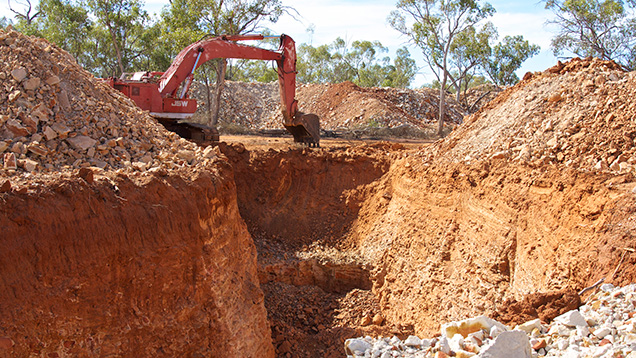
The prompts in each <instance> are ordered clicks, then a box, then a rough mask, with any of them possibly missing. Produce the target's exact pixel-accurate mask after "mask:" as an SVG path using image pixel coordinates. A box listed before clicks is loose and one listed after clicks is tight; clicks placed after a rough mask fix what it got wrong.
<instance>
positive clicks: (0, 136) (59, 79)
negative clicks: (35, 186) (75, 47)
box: [0, 30, 206, 176]
mask: <svg viewBox="0 0 636 358" xmlns="http://www.w3.org/2000/svg"><path fill="white" fill-rule="evenodd" d="M7 40H9V41H7ZM9 44H10V45H9ZM0 59H1V60H2V62H3V63H4V64H5V66H4V67H3V69H0V77H2V78H4V79H5V80H4V81H3V84H2V86H0V102H1V103H3V105H0V153H2V152H4V153H5V154H4V161H3V166H2V167H3V168H4V170H0V176H7V175H8V176H12V175H16V174H20V173H24V172H32V173H50V172H57V171H60V170H72V169H78V168H87V167H99V168H106V169H120V168H128V169H130V170H141V171H143V170H148V169H151V168H154V167H165V168H168V169H169V168H173V167H176V166H182V165H196V164H197V160H195V157H196V156H197V155H199V154H201V152H202V149H200V148H197V147H196V146H195V145H194V144H192V143H189V142H187V141H185V140H183V139H181V138H179V137H178V136H177V135H176V134H174V133H171V132H168V131H167V130H165V129H164V128H163V127H162V126H161V125H160V124H158V123H157V122H156V121H155V120H154V119H153V118H151V117H150V116H149V115H148V113H145V112H143V111H141V110H139V109H138V108H137V107H136V106H135V105H134V104H133V103H132V101H130V100H129V99H128V98H126V97H125V96H124V95H123V94H121V93H119V92H118V91H116V90H114V89H112V88H109V87H108V86H107V85H106V84H104V83H102V82H101V81H100V80H99V79H96V78H94V77H93V76H92V75H90V74H89V73H88V72H86V71H85V70H84V69H83V68H81V67H80V66H79V65H78V64H77V63H76V62H75V61H74V60H73V59H72V57H71V56H70V55H69V54H68V53H66V52H65V51H63V50H60V49H59V48H57V47H56V46H55V45H53V44H50V43H49V42H47V41H46V40H43V39H39V38H34V37H27V36H24V35H23V34H21V33H18V32H16V31H13V30H9V31H7V32H4V31H1V30H0ZM183 151H188V152H191V153H192V154H191V155H189V156H188V158H187V160H184V159H183V158H182V157H181V156H180V155H179V153H181V152H183ZM202 160H206V159H202ZM134 163H143V164H144V165H134Z"/></svg>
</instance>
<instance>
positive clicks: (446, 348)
mask: <svg viewBox="0 0 636 358" xmlns="http://www.w3.org/2000/svg"><path fill="white" fill-rule="evenodd" d="M437 343H438V345H439V350H440V351H442V352H444V353H446V354H450V350H451V348H450V344H449V343H448V338H446V337H441V338H440V340H439V342H437Z"/></svg>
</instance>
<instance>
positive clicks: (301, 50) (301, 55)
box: [297, 38, 417, 87]
mask: <svg viewBox="0 0 636 358" xmlns="http://www.w3.org/2000/svg"><path fill="white" fill-rule="evenodd" d="M387 51H388V50H387V48H386V47H384V46H382V44H381V43H380V42H378V41H354V42H353V43H352V44H351V45H350V46H349V45H348V44H347V42H346V41H345V40H344V39H342V38H337V39H336V40H335V41H334V42H333V43H331V44H330V45H322V46H319V47H312V46H310V45H307V44H301V45H300V46H299V47H298V63H297V70H298V77H297V78H298V80H299V81H300V82H304V83H323V82H333V83H337V82H344V81H351V82H353V83H355V84H357V85H359V86H362V87H379V86H387V87H408V85H409V84H410V83H411V81H412V80H413V77H414V76H415V73H416V72H417V67H416V65H415V61H414V60H413V59H412V58H411V57H410V53H409V51H408V50H407V49H406V47H403V48H400V49H398V51H397V53H396V58H395V61H394V63H393V64H391V58H390V57H388V56H385V57H379V56H377V55H378V54H381V53H385V52H387Z"/></svg>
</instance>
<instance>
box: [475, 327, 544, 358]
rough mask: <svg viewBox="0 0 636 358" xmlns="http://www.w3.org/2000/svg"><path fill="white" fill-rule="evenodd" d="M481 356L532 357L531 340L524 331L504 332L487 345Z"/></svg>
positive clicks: (500, 357) (497, 357) (484, 357)
mask: <svg viewBox="0 0 636 358" xmlns="http://www.w3.org/2000/svg"><path fill="white" fill-rule="evenodd" d="M479 357H482V358H508V357H518V358H532V351H531V350H530V341H529V340H528V336H527V335H526V333H525V332H523V331H507V332H502V333H501V334H500V335H499V336H497V338H495V340H494V341H492V342H491V343H490V344H489V345H486V346H485V347H484V348H483V349H482V350H481V352H480V353H479Z"/></svg>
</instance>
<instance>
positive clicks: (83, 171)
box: [79, 168, 94, 184]
mask: <svg viewBox="0 0 636 358" xmlns="http://www.w3.org/2000/svg"><path fill="white" fill-rule="evenodd" d="M79 177H80V178H82V179H84V181H86V182H87V183H88V184H93V180H94V174H93V171H92V170H91V169H90V168H80V170H79Z"/></svg>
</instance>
